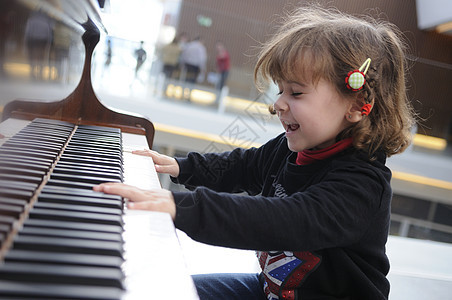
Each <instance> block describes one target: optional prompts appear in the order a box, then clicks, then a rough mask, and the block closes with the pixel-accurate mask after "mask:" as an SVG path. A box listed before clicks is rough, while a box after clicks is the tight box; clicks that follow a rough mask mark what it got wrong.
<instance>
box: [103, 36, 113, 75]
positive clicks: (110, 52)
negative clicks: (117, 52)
mask: <svg viewBox="0 0 452 300" xmlns="http://www.w3.org/2000/svg"><path fill="white" fill-rule="evenodd" d="M112 57H113V50H112V48H111V39H108V40H107V51H105V63H104V67H105V68H107V69H108V68H109V67H110V64H111V59H112Z"/></svg>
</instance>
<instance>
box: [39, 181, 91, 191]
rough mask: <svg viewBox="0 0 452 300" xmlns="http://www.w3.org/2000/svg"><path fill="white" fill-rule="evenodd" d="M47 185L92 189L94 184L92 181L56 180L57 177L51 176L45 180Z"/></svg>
mask: <svg viewBox="0 0 452 300" xmlns="http://www.w3.org/2000/svg"><path fill="white" fill-rule="evenodd" d="M47 185H48V186H56V187H63V188H76V189H85V190H92V189H93V186H95V184H93V183H84V182H73V181H67V180H57V179H52V178H51V179H49V181H47Z"/></svg>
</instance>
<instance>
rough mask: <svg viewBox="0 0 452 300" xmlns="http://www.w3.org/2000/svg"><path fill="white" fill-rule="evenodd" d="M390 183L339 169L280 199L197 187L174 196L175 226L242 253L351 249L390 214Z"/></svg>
mask: <svg viewBox="0 0 452 300" xmlns="http://www.w3.org/2000/svg"><path fill="white" fill-rule="evenodd" d="M388 181H389V179H388V178H387V176H385V175H382V174H379V173H378V172H375V171H372V170H369V169H366V168H353V169H350V168H339V169H335V170H333V171H332V172H329V173H328V174H327V175H326V177H325V178H323V180H321V181H320V182H319V183H317V184H314V185H312V186H311V187H309V188H308V189H306V190H304V191H302V192H295V193H293V194H292V195H289V196H286V197H283V198H279V197H265V196H261V195H257V196H250V195H244V194H239V195H237V194H229V193H219V192H215V191H213V190H211V189H208V188H197V189H196V190H194V191H192V192H189V193H173V194H174V198H175V201H176V205H177V212H176V219H175V224H176V227H177V228H179V229H181V230H183V231H185V232H186V233H187V234H188V235H189V236H191V237H192V238H193V239H195V240H198V241H201V242H205V243H209V244H214V245H219V246H227V247H234V248H242V249H254V250H263V251H265V250H267V251H269V250H288V251H305V250H309V251H313V250H317V249H323V248H330V247H340V246H343V245H350V244H353V243H356V242H357V241H358V240H359V239H360V238H362V237H363V235H364V234H365V232H366V230H367V229H368V228H369V226H371V224H372V223H373V220H374V219H375V217H376V215H377V214H379V212H380V211H382V212H381V214H382V215H383V214H384V215H387V214H388V210H389V201H390V191H389V190H388V189H390V188H388V186H389V182H388Z"/></svg>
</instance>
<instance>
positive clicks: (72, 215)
mask: <svg viewBox="0 0 452 300" xmlns="http://www.w3.org/2000/svg"><path fill="white" fill-rule="evenodd" d="M29 218H35V219H45V220H61V221H70V222H84V223H94V224H105V225H117V226H122V218H121V216H116V215H107V214H99V213H87V212H76V211H60V210H53V209H41V208H32V209H31V210H30V212H29Z"/></svg>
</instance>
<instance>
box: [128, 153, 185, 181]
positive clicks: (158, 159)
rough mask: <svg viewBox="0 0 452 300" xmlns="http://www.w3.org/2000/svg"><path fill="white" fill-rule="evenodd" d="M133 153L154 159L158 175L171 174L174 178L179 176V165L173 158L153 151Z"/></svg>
mask: <svg viewBox="0 0 452 300" xmlns="http://www.w3.org/2000/svg"><path fill="white" fill-rule="evenodd" d="M132 153H133V154H138V155H143V156H150V157H152V160H153V161H154V164H155V170H156V171H157V172H158V173H165V174H169V175H171V176H173V177H177V176H179V172H180V170H179V164H178V163H177V162H176V160H175V159H174V158H173V157H170V156H167V155H163V154H160V153H158V152H157V151H153V150H134V151H132Z"/></svg>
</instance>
